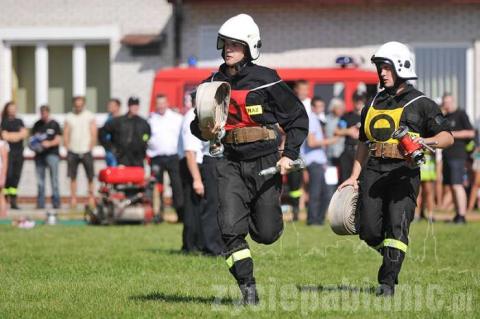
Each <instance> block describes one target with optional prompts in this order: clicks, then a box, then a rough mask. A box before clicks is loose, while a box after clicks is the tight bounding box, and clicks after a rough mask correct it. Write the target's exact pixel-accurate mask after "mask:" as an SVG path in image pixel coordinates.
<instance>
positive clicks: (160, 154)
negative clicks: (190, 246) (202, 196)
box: [147, 95, 183, 221]
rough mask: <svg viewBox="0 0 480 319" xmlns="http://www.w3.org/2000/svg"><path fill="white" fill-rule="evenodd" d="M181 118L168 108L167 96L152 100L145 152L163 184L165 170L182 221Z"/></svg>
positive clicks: (179, 218)
mask: <svg viewBox="0 0 480 319" xmlns="http://www.w3.org/2000/svg"><path fill="white" fill-rule="evenodd" d="M182 121H183V117H182V115H180V114H179V113H177V112H174V111H172V110H171V109H170V108H169V103H168V99H167V97H166V96H165V95H158V96H157V97H156V100H155V112H153V113H152V114H150V118H149V119H148V123H149V124H150V127H151V128H152V138H151V139H150V141H149V143H148V150H147V155H148V156H149V157H150V158H151V165H152V170H153V171H155V172H158V174H157V180H158V182H159V183H161V184H163V175H164V172H165V171H166V172H167V173H168V176H169V178H170V185H171V187H172V195H173V206H174V208H175V210H176V212H177V216H178V221H182V220H183V189H182V181H181V177H180V164H179V157H178V141H179V139H180V131H181V129H182Z"/></svg>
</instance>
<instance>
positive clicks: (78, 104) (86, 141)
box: [63, 96, 97, 208]
mask: <svg viewBox="0 0 480 319" xmlns="http://www.w3.org/2000/svg"><path fill="white" fill-rule="evenodd" d="M72 101H73V110H72V112H69V113H68V114H67V116H66V118H65V124H64V132H63V135H64V146H65V148H66V149H67V152H68V153H67V165H68V177H69V178H70V193H71V198H70V206H71V207H72V208H75V207H76V206H77V173H78V166H79V165H80V163H81V164H82V165H83V168H84V169H85V174H86V175H87V179H88V204H89V205H90V206H92V207H93V206H95V197H94V192H93V187H94V185H93V177H94V169H93V156H92V149H93V147H94V146H95V144H96V141H97V126H96V124H95V116H94V115H93V113H92V112H90V111H89V110H87V109H86V107H85V97H83V96H75V97H73V99H72Z"/></svg>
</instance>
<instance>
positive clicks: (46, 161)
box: [29, 105, 62, 208]
mask: <svg viewBox="0 0 480 319" xmlns="http://www.w3.org/2000/svg"><path fill="white" fill-rule="evenodd" d="M31 135H32V137H31V138H30V143H29V144H30V146H31V148H32V150H33V151H34V152H35V172H36V175H37V208H45V171H46V170H47V168H48V170H49V172H50V185H51V187H52V206H53V208H60V192H59V189H58V164H59V163H60V153H59V145H60V141H61V135H62V132H61V129H60V125H59V124H58V122H57V121H55V120H54V119H52V118H51V117H50V107H49V106H48V105H42V106H41V107H40V119H39V120H38V121H37V122H35V124H34V125H33V128H32V131H31ZM33 143H35V144H36V146H35V145H32V144H33Z"/></svg>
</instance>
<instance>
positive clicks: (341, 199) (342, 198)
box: [328, 185, 358, 235]
mask: <svg viewBox="0 0 480 319" xmlns="http://www.w3.org/2000/svg"><path fill="white" fill-rule="evenodd" d="M357 201H358V190H355V189H354V187H353V186H351V185H349V186H345V187H344V188H342V189H341V190H337V191H336V192H335V193H334V194H333V196H332V199H331V200H330V205H329V206H328V219H329V220H330V227H331V228H332V230H333V232H334V233H335V234H337V235H356V234H358V227H357V224H356V221H357V220H356V212H357Z"/></svg>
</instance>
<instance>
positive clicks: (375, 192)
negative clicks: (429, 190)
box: [339, 42, 453, 296]
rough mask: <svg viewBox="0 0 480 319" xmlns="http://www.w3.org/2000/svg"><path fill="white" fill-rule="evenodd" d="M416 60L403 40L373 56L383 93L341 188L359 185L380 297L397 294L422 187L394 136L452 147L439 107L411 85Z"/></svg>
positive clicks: (362, 228) (372, 105) (362, 229)
mask: <svg viewBox="0 0 480 319" xmlns="http://www.w3.org/2000/svg"><path fill="white" fill-rule="evenodd" d="M413 58H414V57H413V54H412V53H411V52H410V50H409V49H408V47H407V46H405V45H404V44H402V43H399V42H388V43H385V44H384V45H382V46H381V47H380V48H379V49H378V50H377V52H375V55H374V56H373V57H372V62H373V63H374V64H375V65H376V67H377V71H378V76H379V79H380V84H381V86H382V87H383V88H384V89H383V90H381V91H380V92H379V93H378V94H377V95H376V96H375V97H374V98H373V99H372V100H371V101H370V102H369V103H367V105H366V107H364V108H363V110H362V114H361V127H360V138H359V140H360V143H359V146H358V149H357V153H356V156H355V162H354V164H353V170H352V175H351V176H350V178H348V179H347V180H346V181H345V182H344V183H342V184H341V185H340V186H339V188H342V187H344V186H346V185H353V186H354V187H355V188H357V187H360V188H359V192H360V193H359V211H358V213H359V216H358V217H359V235H360V238H361V239H362V240H364V241H365V242H366V243H367V244H368V245H369V246H370V247H372V248H374V249H376V250H378V251H379V252H380V254H381V255H382V256H383V263H382V266H381V267H380V269H379V272H378V282H379V284H380V285H379V287H378V289H377V292H376V293H377V295H378V296H392V295H393V294H394V292H395V284H397V283H398V274H399V273H400V268H401V266H402V262H403V260H404V257H405V253H406V252H407V246H408V231H409V226H410V222H411V221H412V219H413V217H414V212H415V206H416V198H417V195H418V189H419V185H420V169H419V168H418V167H416V166H415V165H412V164H411V162H410V161H408V160H407V159H406V158H404V156H403V154H404V153H403V152H402V151H401V150H400V149H399V148H398V145H399V144H398V140H396V139H394V138H392V133H393V132H394V131H395V130H396V129H397V128H398V127H399V126H406V127H408V129H409V131H410V132H409V134H410V135H411V137H412V138H413V140H414V141H416V142H420V143H425V144H427V145H433V146H435V147H437V148H445V147H448V146H450V145H451V144H452V143H453V137H452V135H451V133H450V132H449V130H448V126H447V122H446V121H445V118H444V116H443V115H442V113H441V112H440V109H439V108H438V106H437V105H436V104H435V103H434V102H433V101H432V100H430V99H428V98H427V97H425V96H424V95H423V93H422V92H419V91H418V90H416V89H415V88H414V87H413V86H412V85H411V84H409V83H408V82H407V80H409V79H416V78H417V75H416V74H415V70H414V62H413ZM362 168H363V169H362ZM360 173H361V175H360ZM359 177H360V181H359V184H358V182H357V179H358V178H359Z"/></svg>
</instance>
